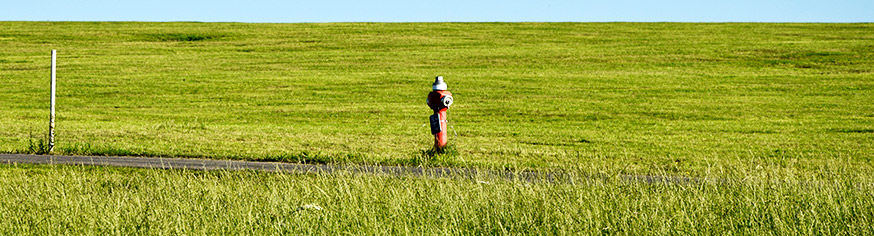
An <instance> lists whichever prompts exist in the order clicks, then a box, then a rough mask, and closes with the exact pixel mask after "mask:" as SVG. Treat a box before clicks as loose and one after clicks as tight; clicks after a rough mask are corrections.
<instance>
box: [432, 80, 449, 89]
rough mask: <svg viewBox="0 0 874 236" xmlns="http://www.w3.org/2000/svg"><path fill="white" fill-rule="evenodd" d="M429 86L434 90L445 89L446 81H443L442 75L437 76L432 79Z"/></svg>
mask: <svg viewBox="0 0 874 236" xmlns="http://www.w3.org/2000/svg"><path fill="white" fill-rule="evenodd" d="M431 88H432V89H434V91H439V90H446V83H444V82H443V76H437V79H435V80H434V84H432V85H431Z"/></svg>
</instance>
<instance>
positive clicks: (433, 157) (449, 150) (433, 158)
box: [410, 144, 460, 166]
mask: <svg viewBox="0 0 874 236" xmlns="http://www.w3.org/2000/svg"><path fill="white" fill-rule="evenodd" d="M459 161H460V155H459V154H458V149H456V147H455V145H452V144H449V145H446V146H445V147H443V148H438V147H431V148H430V149H427V150H420V151H419V153H418V155H415V157H413V158H411V159H410V162H411V164H414V165H423V166H427V165H440V164H452V163H456V162H459Z"/></svg>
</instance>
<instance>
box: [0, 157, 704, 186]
mask: <svg viewBox="0 0 874 236" xmlns="http://www.w3.org/2000/svg"><path fill="white" fill-rule="evenodd" d="M15 163H20V164H50V165H83V166H116V167H134V168H150V169H186V170H260V171H268V172H281V173H297V174H318V173H325V174H331V173H339V172H342V173H356V174H370V175H390V176H424V177H449V178H464V179H476V180H493V179H508V180H520V181H526V182H551V183H552V182H557V181H559V182H563V183H570V184H574V183H580V182H591V181H599V180H604V179H606V178H607V177H606V176H597V175H587V176H569V175H565V174H561V173H544V172H532V171H521V172H511V171H480V170H476V169H470V168H444V167H414V166H365V165H349V166H343V165H319V164H296V163H281V162H256V161H232V160H211V159H187V158H159V157H121V156H63V155H29V154H0V164H15ZM619 178H620V179H623V180H625V181H631V182H642V183H672V184H690V183H697V182H699V181H701V180H700V179H696V178H688V177H674V176H649V175H622V176H619Z"/></svg>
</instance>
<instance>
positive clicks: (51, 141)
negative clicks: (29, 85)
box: [49, 50, 57, 153]
mask: <svg viewBox="0 0 874 236" xmlns="http://www.w3.org/2000/svg"><path fill="white" fill-rule="evenodd" d="M56 54H57V53H56V51H55V50H52V108H51V109H52V110H51V113H50V114H49V153H51V152H53V151H54V150H55V61H56V58H57V57H56Z"/></svg>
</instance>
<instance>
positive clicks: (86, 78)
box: [0, 22, 874, 171]
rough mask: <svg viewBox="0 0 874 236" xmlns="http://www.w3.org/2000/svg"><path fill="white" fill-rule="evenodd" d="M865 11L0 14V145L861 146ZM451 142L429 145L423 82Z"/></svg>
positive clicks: (259, 153) (349, 157)
mask: <svg viewBox="0 0 874 236" xmlns="http://www.w3.org/2000/svg"><path fill="white" fill-rule="evenodd" d="M872 31H874V24H746V23H732V24H685V23H403V24H388V23H387V24H374V23H337V24H240V23H140V22H0V78H2V79H0V88H2V91H0V93H2V94H0V95H2V96H0V110H2V116H0V151H2V152H29V150H30V148H28V143H31V142H30V140H29V138H31V137H29V136H28V134H30V133H41V132H43V131H44V130H46V126H47V121H46V118H47V117H48V113H47V111H48V108H47V104H48V102H47V101H48V98H47V96H48V90H47V88H48V86H47V83H48V79H47V77H48V66H49V63H48V62H49V53H48V52H49V50H50V49H58V50H59V57H58V60H59V67H58V73H59V75H58V81H59V85H58V89H59V90H58V117H57V127H58V129H57V145H58V146H57V148H56V150H57V152H58V153H61V154H80V155H83V154H87V155H142V156H180V157H207V158H232V159H252V160H281V161H307V162H343V163H350V162H351V163H384V164H409V163H412V164H416V163H422V162H428V163H431V164H436V165H453V166H479V167H511V168H515V167H535V168H543V167H562V166H567V165H571V166H572V165H576V164H579V163H590V162H606V163H614V164H615V165H616V166H628V168H637V169H640V170H650V169H652V168H653V167H656V168H657V169H670V168H676V169H678V170H681V171H701V170H704V169H706V168H707V167H708V166H713V165H739V164H740V163H742V162H743V161H745V160H748V159H759V158H765V159H769V160H781V161H786V162H796V163H800V164H798V165H799V166H818V165H824V164H826V163H828V161H829V160H846V159H849V160H851V161H854V162H856V163H858V164H860V165H870V161H871V160H872V158H874V156H872V155H874V146H872V145H874V127H872V124H874V113H872V111H874V103H871V102H870V101H872V100H874V71H872V69H871V68H872V66H871V65H872V61H874V35H872V34H871V33H870V32H872ZM435 75H443V76H444V77H445V78H446V80H447V82H448V83H449V88H450V89H451V90H452V92H453V93H454V94H455V97H456V104H455V105H454V106H453V108H452V109H451V111H450V112H451V114H450V122H452V123H450V124H452V125H453V127H454V130H455V131H457V133H458V136H457V137H456V136H454V135H453V136H452V137H451V138H452V142H453V143H454V144H456V147H457V151H458V155H454V156H451V157H447V158H442V159H440V158H437V159H435V160H426V161H422V160H420V157H421V156H422V153H423V151H424V152H427V149H428V148H429V147H430V146H431V145H430V140H431V139H430V138H429V132H428V130H427V127H422V124H424V123H426V122H427V117H428V115H429V112H430V111H429V110H428V108H427V107H426V106H425V104H424V98H425V95H426V94H427V93H428V92H429V89H430V83H431V78H433V76H435Z"/></svg>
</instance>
